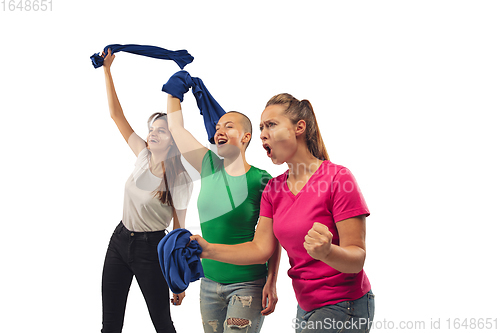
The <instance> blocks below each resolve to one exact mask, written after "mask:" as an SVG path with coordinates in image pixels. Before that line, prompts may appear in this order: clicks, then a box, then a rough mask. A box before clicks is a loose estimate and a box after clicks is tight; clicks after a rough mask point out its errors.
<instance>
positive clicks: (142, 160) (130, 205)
mask: <svg viewBox="0 0 500 333" xmlns="http://www.w3.org/2000/svg"><path fill="white" fill-rule="evenodd" d="M128 143H129V145H130V147H131V148H132V150H133V151H134V152H137V151H139V149H140V148H141V145H142V146H143V148H142V149H141V150H140V152H139V154H138V156H137V161H136V162H135V169H134V171H133V172H132V174H131V175H130V177H129V178H128V179H127V182H126V183H125V199H124V203H123V219H122V222H123V225H124V226H125V227H126V228H127V229H128V230H130V231H137V232H148V231H159V230H165V229H166V228H167V227H168V226H169V225H170V221H171V220H172V217H173V210H172V207H171V206H169V205H167V204H163V203H162V202H161V201H160V200H159V199H158V198H157V197H155V193H156V190H157V189H158V187H159V186H160V184H161V181H162V179H161V178H159V177H156V176H155V175H153V173H151V170H150V168H149V159H150V157H151V153H150V151H149V150H148V149H147V148H146V145H145V142H144V141H143V140H142V139H141V138H140V137H139V136H137V134H135V133H132V135H131V136H130V138H129V140H128ZM169 191H170V194H171V196H172V201H173V204H174V207H175V209H176V210H183V209H187V206H188V203H189V199H190V198H191V193H192V191H193V185H192V182H191V179H190V177H189V175H188V173H187V172H183V173H181V174H179V175H178V176H177V177H176V179H175V183H174V185H173V186H171V185H170V184H169Z"/></svg>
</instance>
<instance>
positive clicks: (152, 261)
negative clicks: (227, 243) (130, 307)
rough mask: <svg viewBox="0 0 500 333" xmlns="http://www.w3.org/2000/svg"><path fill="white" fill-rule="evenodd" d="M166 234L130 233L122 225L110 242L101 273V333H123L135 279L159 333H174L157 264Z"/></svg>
mask: <svg viewBox="0 0 500 333" xmlns="http://www.w3.org/2000/svg"><path fill="white" fill-rule="evenodd" d="M164 236H165V232H164V231H155V232H131V231H129V230H127V229H126V228H125V226H124V225H123V223H121V222H120V224H118V226H117V227H116V229H115V231H114V232H113V235H112V236H111V239H110V241H109V246H108V251H107V252H106V259H105V260H104V268H103V272H102V330H101V332H102V333H115V332H121V331H122V327H123V318H124V317H125V306H126V303H127V296H128V292H129V289H130V284H131V283H132V278H133V277H134V275H135V278H136V280H137V283H138V284H139V287H140V288H141V291H142V295H143V296H144V299H145V300H146V304H147V306H148V310H149V315H150V316H151V320H152V321H153V325H154V327H155V329H156V332H162V333H166V332H168V333H171V332H175V328H174V324H173V322H172V318H171V317H170V295H169V289H168V285H167V282H166V281H165V278H164V277H163V274H162V272H161V269H160V263H159V261H158V252H157V249H156V248H157V246H158V243H159V242H160V240H161V239H162V238H163V237H164Z"/></svg>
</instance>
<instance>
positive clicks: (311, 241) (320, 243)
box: [304, 222, 333, 261]
mask: <svg viewBox="0 0 500 333" xmlns="http://www.w3.org/2000/svg"><path fill="white" fill-rule="evenodd" d="M332 238H333V235H332V233H331V232H330V230H328V227H327V226H326V225H324V224H321V223H319V222H314V224H313V227H312V228H311V229H310V230H309V232H308V233H307V235H306V237H305V238H304V240H305V242H304V248H305V249H306V251H307V253H309V255H310V256H311V257H313V258H314V259H316V260H321V261H324V260H325V259H326V258H327V257H328V255H329V254H330V250H331V246H332Z"/></svg>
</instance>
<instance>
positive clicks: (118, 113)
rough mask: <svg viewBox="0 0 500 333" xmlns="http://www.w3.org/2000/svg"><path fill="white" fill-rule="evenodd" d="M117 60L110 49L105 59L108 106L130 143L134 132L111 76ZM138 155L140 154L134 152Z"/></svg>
mask: <svg viewBox="0 0 500 333" xmlns="http://www.w3.org/2000/svg"><path fill="white" fill-rule="evenodd" d="M114 58H115V55H114V54H111V50H109V49H108V54H107V55H106V57H105V58H104V64H103V68H104V79H105V82H106V93H107V96H108V106H109V113H110V115H111V119H113V121H114V122H115V124H116V126H117V127H118V130H119V131H120V133H121V135H122V136H123V138H124V139H125V141H127V142H128V139H129V138H130V135H131V134H132V133H133V132H134V130H133V129H132V127H131V126H130V124H129V123H128V121H127V119H126V118H125V115H124V114H123V109H122V107H121V105H120V101H119V100H118V96H117V94H116V90H115V85H114V83H113V77H112V76H111V64H112V63H113V60H114ZM134 153H135V154H136V155H137V154H138V153H139V152H136V151H134Z"/></svg>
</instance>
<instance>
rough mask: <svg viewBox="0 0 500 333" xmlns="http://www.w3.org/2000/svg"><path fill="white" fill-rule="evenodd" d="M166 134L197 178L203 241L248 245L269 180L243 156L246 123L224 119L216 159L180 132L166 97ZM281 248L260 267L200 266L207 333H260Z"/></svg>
mask: <svg viewBox="0 0 500 333" xmlns="http://www.w3.org/2000/svg"><path fill="white" fill-rule="evenodd" d="M167 117H168V125H169V130H170V131H171V133H172V136H173V138H174V140H175V142H176V144H177V147H178V148H179V151H180V152H181V154H182V156H183V157H184V158H185V159H186V160H187V161H188V162H189V163H190V164H191V165H192V166H193V167H194V168H195V169H196V170H197V171H198V172H199V173H200V176H201V189H200V194H199V197H198V213H199V217H200V223H201V231H202V234H203V237H204V238H205V239H206V240H208V241H209V242H212V243H219V244H240V243H244V242H248V241H251V240H252V239H253V236H254V233H255V226H256V224H257V221H258V219H259V209H260V198H261V195H262V191H263V190H264V188H265V186H266V185H267V182H268V181H269V179H271V176H270V175H269V173H267V172H266V171H265V170H261V169H258V168H256V167H254V166H251V165H250V164H248V162H247V161H246V158H245V150H246V148H247V147H248V144H249V142H250V140H251V138H252V125H251V122H250V120H249V119H248V117H246V116H245V115H243V114H241V113H239V112H235V111H232V112H228V113H226V114H224V115H223V116H222V117H221V118H220V119H219V121H218V123H217V125H216V133H215V135H214V141H215V143H216V145H217V152H218V155H219V156H221V157H223V159H221V158H219V156H217V155H216V154H215V153H214V152H212V151H211V150H209V149H208V148H206V147H204V146H203V145H202V144H201V143H200V142H198V141H197V140H196V139H195V138H194V137H193V135H191V133H190V132H189V131H187V130H186V129H185V128H184V124H183V116H182V110H181V102H180V100H179V99H178V98H176V97H173V96H171V95H168V102H167ZM280 255H281V247H279V245H278V246H277V248H276V250H275V252H274V254H273V256H272V257H271V258H270V259H269V261H268V263H267V264H263V265H246V266H241V265H232V264H226V263H222V262H219V261H214V260H205V259H204V260H203V261H202V265H203V271H204V273H205V278H203V279H202V280H201V284H200V309H201V315H202V322H203V328H204V330H205V332H210V333H212V332H214V331H219V332H220V331H224V330H225V329H226V328H229V329H230V328H248V330H247V332H259V331H260V328H261V326H262V322H263V318H264V317H263V316H265V315H268V314H271V313H272V312H273V311H274V308H275V305H276V302H277V295H276V280H277V273H278V266H279V258H280Z"/></svg>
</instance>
